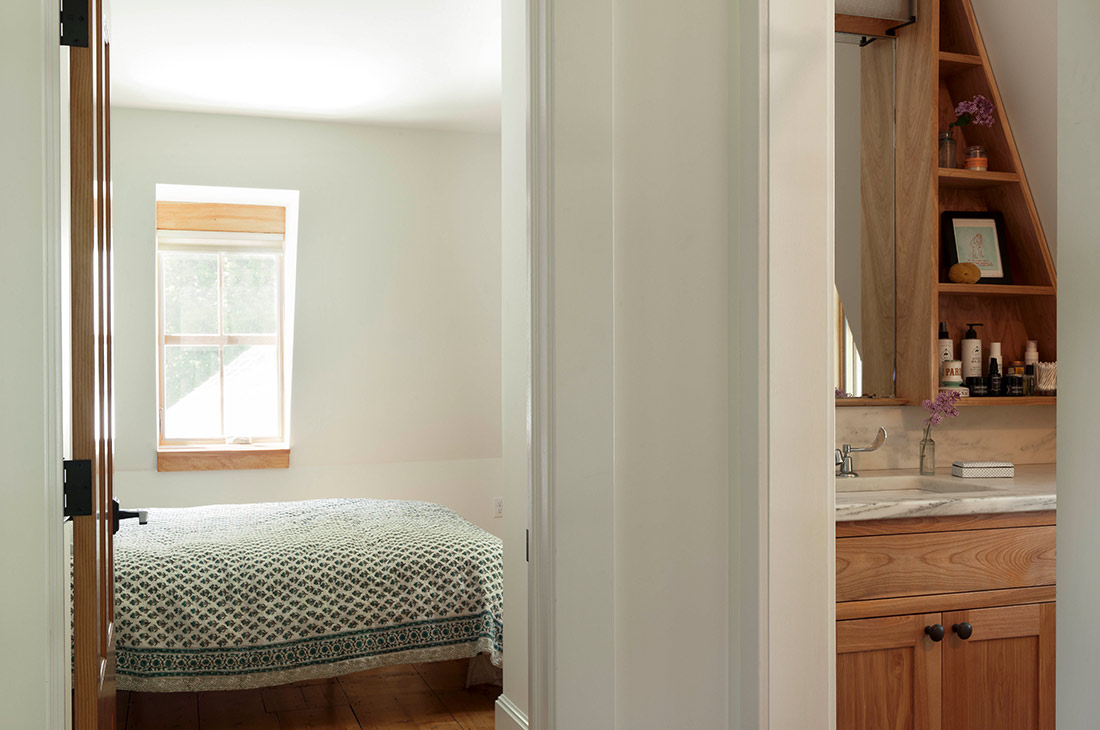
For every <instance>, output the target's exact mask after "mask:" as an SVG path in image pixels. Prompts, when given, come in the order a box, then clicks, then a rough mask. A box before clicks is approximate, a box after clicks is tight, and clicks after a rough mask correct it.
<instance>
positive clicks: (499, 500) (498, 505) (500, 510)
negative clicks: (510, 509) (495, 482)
mask: <svg viewBox="0 0 1100 730" xmlns="http://www.w3.org/2000/svg"><path fill="white" fill-rule="evenodd" d="M503 516H504V497H493V517H503Z"/></svg>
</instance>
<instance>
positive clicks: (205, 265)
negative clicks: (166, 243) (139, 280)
mask: <svg viewBox="0 0 1100 730" xmlns="http://www.w3.org/2000/svg"><path fill="white" fill-rule="evenodd" d="M160 256H161V266H162V271H163V273H164V299H163V307H164V332H165V334H169V335H216V334H218V255H217V254H209V253H178V252H175V251H164V252H161V254H160Z"/></svg>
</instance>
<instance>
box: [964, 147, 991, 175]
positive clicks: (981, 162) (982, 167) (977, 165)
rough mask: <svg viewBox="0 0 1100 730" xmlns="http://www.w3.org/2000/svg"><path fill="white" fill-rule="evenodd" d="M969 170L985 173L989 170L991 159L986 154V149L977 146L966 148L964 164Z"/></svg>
mask: <svg viewBox="0 0 1100 730" xmlns="http://www.w3.org/2000/svg"><path fill="white" fill-rule="evenodd" d="M963 165H964V167H966V169H967V170H976V171H977V172H985V171H987V170H988V169H989V158H988V157H987V156H986V154H985V147H982V146H981V145H980V144H976V145H974V146H972V147H967V148H966V162H965V163H963Z"/></svg>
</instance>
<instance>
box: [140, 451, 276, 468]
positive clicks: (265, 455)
mask: <svg viewBox="0 0 1100 730" xmlns="http://www.w3.org/2000/svg"><path fill="white" fill-rule="evenodd" d="M289 467H290V449H289V448H286V447H285V446H279V447H267V446H237V447H233V446H218V447H216V448H203V447H201V446H200V447H194V446H193V447H181V448H171V447H161V448H159V449H157V471H227V470H230V469H287V468H289Z"/></svg>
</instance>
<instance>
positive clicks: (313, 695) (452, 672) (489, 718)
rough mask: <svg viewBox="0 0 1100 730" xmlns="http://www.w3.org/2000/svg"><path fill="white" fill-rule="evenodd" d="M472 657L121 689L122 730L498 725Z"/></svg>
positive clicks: (410, 729)
mask: <svg viewBox="0 0 1100 730" xmlns="http://www.w3.org/2000/svg"><path fill="white" fill-rule="evenodd" d="M467 662H468V660H465V659H463V660H459V661H454V662H436V663H432V664H406V665H404V666H398V667H385V668H382V669H372V670H370V671H366V672H359V673H357V674H349V675H345V676H343V677H338V678H335V679H320V680H311V681H306V682H296V683H294V684H287V685H283V686H281V687H269V688H266V689H249V690H238V691H234V692H181V693H167V694H153V693H144V692H119V693H118V728H119V730H154V729H155V730H229V729H230V728H233V729H238V728H240V729H243V728H248V729H249V730H252V729H255V730H306V728H309V729H310V730H399V729H400V730H492V728H493V704H494V702H496V698H497V696H498V695H499V694H500V688H499V687H495V686H492V685H481V686H478V687H473V688H471V689H468V690H467V689H466V666H467Z"/></svg>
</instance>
